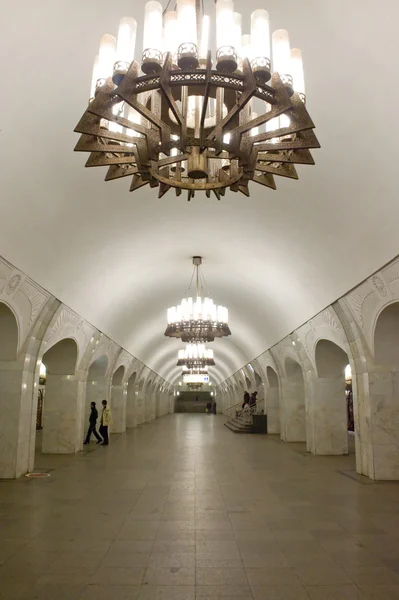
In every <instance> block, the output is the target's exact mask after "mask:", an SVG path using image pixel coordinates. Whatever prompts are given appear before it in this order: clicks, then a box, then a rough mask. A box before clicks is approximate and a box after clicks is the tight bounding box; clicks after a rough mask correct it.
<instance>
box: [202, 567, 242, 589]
mask: <svg viewBox="0 0 399 600" xmlns="http://www.w3.org/2000/svg"><path fill="white" fill-rule="evenodd" d="M247 583H248V579H247V575H246V573H245V569H244V568H242V567H241V568H237V567H234V568H231V567H227V568H226V567H224V568H203V567H197V569H196V584H197V585H199V586H202V585H209V586H221V585H222V586H234V585H237V586H240V585H247Z"/></svg>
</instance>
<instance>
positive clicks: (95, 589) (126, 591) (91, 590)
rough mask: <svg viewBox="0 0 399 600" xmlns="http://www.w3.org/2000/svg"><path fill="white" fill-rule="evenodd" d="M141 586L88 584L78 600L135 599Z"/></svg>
mask: <svg viewBox="0 0 399 600" xmlns="http://www.w3.org/2000/svg"><path fill="white" fill-rule="evenodd" d="M140 590H141V587H138V586H127V585H89V586H87V587H86V589H85V591H84V592H83V594H82V596H80V597H79V600H137V599H138V597H139V594H140Z"/></svg>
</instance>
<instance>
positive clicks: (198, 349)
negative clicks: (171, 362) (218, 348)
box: [177, 344, 215, 370]
mask: <svg viewBox="0 0 399 600" xmlns="http://www.w3.org/2000/svg"><path fill="white" fill-rule="evenodd" d="M214 364H215V361H214V358H213V350H208V349H207V348H205V344H187V346H186V347H185V349H184V350H179V353H178V359H177V366H178V367H184V366H186V367H187V368H188V369H191V370H197V369H201V368H203V367H210V366H214Z"/></svg>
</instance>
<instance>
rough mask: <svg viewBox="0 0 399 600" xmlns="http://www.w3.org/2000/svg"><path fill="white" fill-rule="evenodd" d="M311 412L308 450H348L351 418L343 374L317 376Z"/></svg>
mask: <svg viewBox="0 0 399 600" xmlns="http://www.w3.org/2000/svg"><path fill="white" fill-rule="evenodd" d="M310 389H311V394H310V400H309V406H308V411H307V420H308V424H307V425H308V440H309V448H308V450H309V451H310V452H312V453H313V454H320V455H340V454H347V453H348V418H347V408H346V398H345V383H344V380H343V378H342V377H338V378H319V377H314V378H313V379H312V381H311V382H310Z"/></svg>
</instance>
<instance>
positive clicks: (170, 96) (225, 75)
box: [75, 0, 319, 200]
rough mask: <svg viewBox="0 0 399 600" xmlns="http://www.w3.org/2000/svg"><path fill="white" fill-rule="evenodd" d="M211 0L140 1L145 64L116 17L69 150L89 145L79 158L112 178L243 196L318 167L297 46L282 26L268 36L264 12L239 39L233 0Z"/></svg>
mask: <svg viewBox="0 0 399 600" xmlns="http://www.w3.org/2000/svg"><path fill="white" fill-rule="evenodd" d="M170 3H171V2H170V0H169V3H168V6H169V5H170ZM215 3H216V19H211V18H210V17H209V16H208V15H205V14H204V11H203V0H176V2H175V5H176V7H175V8H176V10H168V9H166V10H163V7H162V5H161V4H160V2H157V1H153V0H151V1H150V2H147V3H146V5H145V11H144V12H145V14H144V31H143V36H142V37H143V52H142V55H141V61H140V62H137V61H136V60H134V58H135V56H137V55H138V52H137V53H136V37H137V23H136V21H135V19H133V18H128V17H125V18H123V19H122V20H121V22H120V25H119V31H118V36H117V40H116V39H115V38H114V37H113V36H112V35H109V34H105V35H103V36H102V38H101V43H100V50H99V54H98V57H97V58H96V61H95V65H94V70H93V77H92V85H91V93H90V101H89V106H88V108H87V109H86V111H85V113H84V115H83V117H82V118H81V120H80V122H79V123H78V125H77V127H76V129H75V131H76V132H78V133H80V134H82V135H81V137H80V139H79V142H78V144H77V146H76V148H75V150H78V151H85V152H89V153H90V156H89V159H88V161H87V163H86V166H88V167H94V166H107V167H108V171H107V174H106V177H105V179H106V180H107V181H108V180H113V179H118V178H121V177H126V176H131V177H132V183H131V186H130V191H134V190H137V189H139V188H141V187H142V186H144V185H149V186H150V187H153V188H157V189H158V192H159V197H162V196H163V195H164V194H165V193H166V192H167V191H168V190H170V188H174V189H175V192H176V194H177V195H180V194H181V192H182V190H187V191H188V200H190V199H191V198H192V197H193V196H194V194H195V192H196V191H205V193H206V195H207V196H208V197H209V196H210V194H211V192H214V194H215V195H216V197H217V198H218V199H220V197H221V196H222V195H224V193H225V191H226V189H227V188H230V190H231V191H233V192H242V193H243V194H245V195H247V196H249V187H248V184H249V182H250V181H254V182H256V183H259V184H261V185H264V186H266V187H269V188H272V189H275V188H276V184H275V180H274V176H275V175H279V176H282V177H289V178H292V179H298V175H297V172H296V169H295V164H308V165H312V164H314V161H313V158H312V156H311V153H310V149H311V148H319V143H318V141H317V138H316V136H315V134H314V132H313V129H314V124H313V122H312V119H311V118H310V116H309V114H308V112H307V110H306V106H305V103H306V98H305V84H304V75H303V65H302V54H301V51H300V50H298V49H296V48H295V49H292V50H291V49H290V42H289V37H288V33H287V31H286V30H284V29H279V30H277V31H275V32H274V33H273V35H272V38H271V43H270V29H269V15H268V12H267V11H266V10H263V9H258V10H255V11H254V12H253V13H252V15H251V29H250V31H251V33H250V35H247V34H246V35H242V18H241V15H240V14H239V13H237V12H234V3H233V0H215ZM213 21H216V48H217V51H216V56H215V57H212V53H211V51H210V50H208V48H209V46H210V24H211V22H213ZM140 71H142V73H141V72H140Z"/></svg>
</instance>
